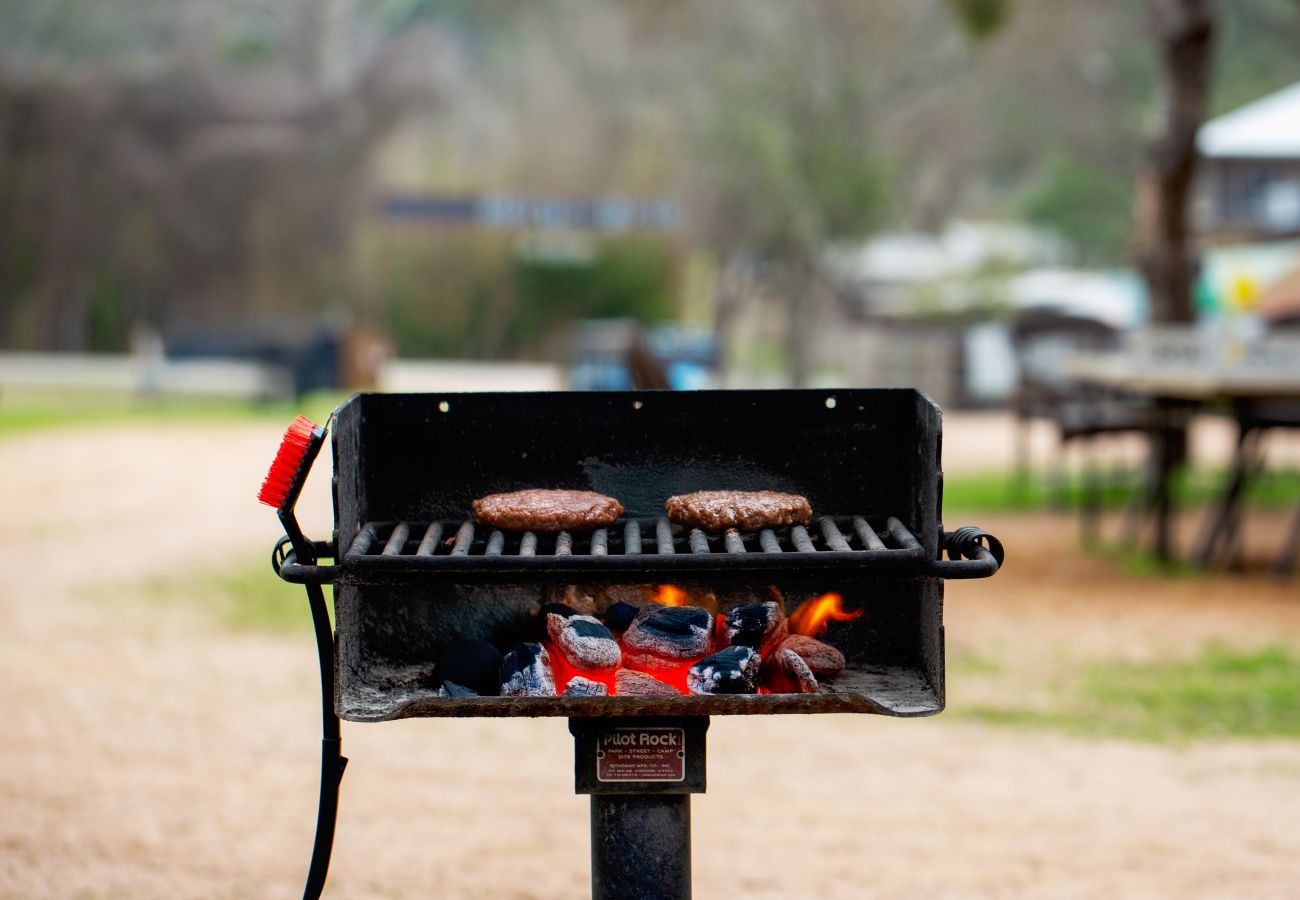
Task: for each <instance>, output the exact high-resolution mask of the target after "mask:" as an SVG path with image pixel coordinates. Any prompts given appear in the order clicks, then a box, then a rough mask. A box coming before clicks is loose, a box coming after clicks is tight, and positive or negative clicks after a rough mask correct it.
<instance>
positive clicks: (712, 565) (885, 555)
mask: <svg viewBox="0 0 1300 900" xmlns="http://www.w3.org/2000/svg"><path fill="white" fill-rule="evenodd" d="M873 526H879V530H878V531H877V530H876V528H875V527H873ZM612 527H614V528H621V529H622V531H621V532H620V531H615V532H614V534H613V536H611V535H610V532H609V529H607V528H601V529H593V530H591V531H563V532H556V533H555V534H554V537H552V535H551V534H549V533H548V534H541V533H538V532H535V531H528V532H523V533H521V534H519V535H518V536H516V534H512V533H511V532H510V531H508V530H504V529H494V528H490V527H488V526H486V525H481V523H477V522H474V521H473V520H472V519H471V520H469V521H457V520H452V521H446V520H444V521H442V522H434V523H429V524H426V523H424V522H392V521H388V522H383V521H380V522H370V523H367V524H365V525H363V526H362V527H361V530H360V531H359V532H358V534H357V536H356V537H355V538H354V539H353V542H352V549H351V550H349V552H348V553H347V554H345V557H344V559H343V560H342V561H341V568H346V569H347V571H346V572H344V577H345V578H346V579H348V581H350V582H351V583H369V582H368V581H366V580H365V579H367V578H372V577H373V578H376V579H378V580H377V581H376V582H375V583H381V582H386V581H389V580H393V581H396V580H400V579H406V578H415V577H417V576H418V575H419V573H421V572H426V571H427V572H442V573H463V574H465V575H466V576H472V577H475V578H477V577H480V576H483V577H496V576H497V573H503V572H518V573H521V574H522V573H533V572H541V573H546V575H547V576H548V577H549V575H552V574H557V573H565V574H566V577H567V576H574V577H596V576H595V573H605V572H608V573H618V574H619V576H620V577H621V576H622V575H623V574H624V573H629V572H633V571H643V570H644V571H646V572H649V573H651V574H652V576H653V578H660V579H667V578H668V577H669V576H667V574H666V573H667V570H668V569H681V570H683V571H687V572H714V571H717V572H723V571H731V570H734V571H750V570H754V571H760V570H761V571H767V570H778V569H785V568H787V567H794V568H798V567H800V566H805V565H812V566H818V567H824V568H840V567H853V566H860V565H869V566H873V567H874V566H877V565H879V566H889V567H893V566H911V567H913V568H916V567H918V566H920V567H923V566H927V565H929V564H930V561H929V558H928V556H927V554H926V552H925V548H924V546H923V545H922V543H921V541H919V540H918V539H917V538H916V537H915V536H914V535H913V534H912V532H911V531H909V530H908V528H907V526H906V525H904V524H903V521H902V520H900V519H898V518H894V517H889V518H886V517H885V516H883V515H882V516H880V517H879V518H874V519H872V518H868V517H867V516H821V517H819V518H818V519H817V524H816V525H815V526H812V525H809V526H799V525H794V526H790V527H786V528H778V527H772V528H763V529H760V530H759V531H758V533H757V534H756V535H749V534H746V533H744V532H742V531H741V530H740V529H738V528H728V529H725V530H723V531H722V532H721V533H710V532H709V531H707V530H705V529H702V528H682V527H680V526H674V525H673V524H672V523H671V522H670V521H669V520H668V518H667V517H659V518H657V519H651V518H642V519H639V520H638V519H625V520H623V521H621V522H619V523H617V524H616V525H614V526H612ZM476 529H477V530H476ZM421 534H422V535H423V537H422V538H421V539H420V541H419V545H418V548H417V546H416V543H415V538H416V536H417V535H421ZM620 534H621V535H622V538H621V539H620V537H619V535H620ZM447 535H453V537H452V538H451V539H448V537H447ZM552 541H554V542H553V543H552ZM679 541H680V543H679ZM648 542H650V543H648ZM547 560H551V561H553V562H551V563H548V562H547ZM552 570H553V571H552ZM891 570H892V571H898V570H897V569H891ZM653 578H652V580H653ZM615 580H617V579H615ZM345 583H346V582H345Z"/></svg>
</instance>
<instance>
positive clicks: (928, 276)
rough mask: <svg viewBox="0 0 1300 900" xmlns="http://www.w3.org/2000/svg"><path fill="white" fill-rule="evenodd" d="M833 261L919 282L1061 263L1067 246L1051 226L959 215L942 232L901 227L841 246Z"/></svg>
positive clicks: (852, 274) (854, 273)
mask: <svg viewBox="0 0 1300 900" xmlns="http://www.w3.org/2000/svg"><path fill="white" fill-rule="evenodd" d="M831 257H832V265H833V266H834V267H835V268H836V270H837V271H839V272H840V273H841V275H842V276H843V277H845V278H847V279H849V280H850V281H854V282H862V283H914V282H920V281H931V280H934V279H936V278H944V277H950V276H956V275H965V274H969V273H971V272H974V271H976V270H978V269H980V268H981V267H983V266H988V265H1000V266H1008V267H1011V268H1027V267H1031V266H1038V265H1057V264H1059V263H1060V262H1061V261H1062V259H1063V258H1064V257H1065V247H1064V245H1063V244H1062V242H1061V240H1060V239H1059V238H1058V237H1057V236H1056V235H1055V234H1054V233H1053V232H1051V231H1048V230H1046V229H1044V228H1040V227H1038V226H1035V225H1029V224H1025V223H1023V222H975V221H954V222H951V223H949V224H948V226H947V227H946V228H944V230H943V231H941V232H939V233H938V234H926V233H924V232H896V233H892V234H882V235H879V236H877V237H873V238H872V239H870V240H869V241H866V242H865V243H863V244H860V245H857V246H855V247H848V248H841V249H837V250H836V251H834V252H833V253H832V254H831Z"/></svg>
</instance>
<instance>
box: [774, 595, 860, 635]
mask: <svg viewBox="0 0 1300 900" xmlns="http://www.w3.org/2000/svg"><path fill="white" fill-rule="evenodd" d="M860 615H862V610H860V609H857V610H854V611H853V612H847V611H845V609H844V598H843V597H841V596H840V595H839V594H835V593H830V594H822V595H821V596H820V597H814V598H813V599H811V600H806V601H804V602H803V603H801V604H800V605H799V608H798V609H796V610H795V611H794V612H792V613H790V631H792V632H793V633H794V634H806V635H808V636H809V637H816V636H817V635H819V634H821V633H822V632H823V631H825V630H826V625H827V623H828V622H830V620H832V619H834V620H835V621H836V622H850V621H852V620H853V619H856V618H857V617H858V616H860Z"/></svg>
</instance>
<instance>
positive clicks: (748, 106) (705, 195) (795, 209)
mask: <svg viewBox="0 0 1300 900" xmlns="http://www.w3.org/2000/svg"><path fill="white" fill-rule="evenodd" d="M859 15H860V12H859V11H857V10H853V9H852V8H851V7H849V6H847V5H844V4H838V5H836V4H812V3H808V4H802V5H797V6H791V7H786V8H779V9H775V10H774V9H772V8H769V9H768V10H767V14H766V15H754V16H752V17H750V18H749V19H748V20H747V21H745V22H739V21H738V22H736V23H735V31H736V34H735V36H734V37H735V43H734V44H733V45H732V47H731V48H729V49H731V50H732V53H738V54H740V55H739V56H737V55H726V56H713V57H711V58H707V59H703V60H700V65H701V67H702V68H704V70H705V71H704V73H703V77H704V78H706V79H707V81H708V83H710V84H712V85H713V90H712V91H710V92H709V94H708V95H707V100H706V102H705V103H704V104H703V105H702V106H701V108H700V110H699V111H698V118H697V120H696V121H697V125H696V129H695V132H694V138H695V140H696V142H697V151H696V152H697V154H698V157H697V158H698V159H699V161H700V168H699V171H698V172H697V174H696V178H697V181H698V184H697V186H698V188H699V191H698V192H695V191H693V192H692V194H693V196H694V197H696V198H697V200H698V201H699V206H700V207H701V208H698V209H697V211H696V215H697V219H698V221H700V222H701V223H702V231H703V235H704V237H705V239H706V240H707V241H708V243H710V244H711V245H712V246H713V247H715V248H716V249H717V251H718V252H719V255H720V256H721V257H722V258H723V259H724V260H726V261H728V264H731V265H735V264H737V262H740V261H751V260H758V261H760V262H761V263H764V264H766V265H767V266H768V267H769V268H770V269H771V271H772V272H773V273H774V276H775V277H774V281H775V285H776V288H777V291H778V292H779V293H780V295H781V296H782V297H783V298H784V302H785V306H786V365H787V369H788V371H789V378H790V382H791V383H792V384H793V385H795V386H796V387H802V386H805V385H806V384H807V383H808V379H809V375H810V373H811V367H812V360H811V358H810V350H811V348H810V342H811V337H812V335H813V333H814V330H815V325H816V322H817V319H818V317H819V314H820V312H821V307H822V306H823V304H824V302H825V300H826V298H827V297H828V296H830V295H832V293H833V291H834V287H833V285H834V282H833V280H832V279H831V278H830V276H829V274H828V273H827V272H826V271H825V266H824V256H825V251H826V249H827V247H828V246H830V245H832V244H833V243H835V242H839V241H849V240H855V239H860V238H862V237H863V236H864V235H866V234H867V233H868V232H869V231H870V230H871V229H872V228H873V227H874V226H876V225H877V224H878V223H879V222H880V221H881V220H882V219H883V217H884V213H885V211H886V208H887V191H886V180H885V174H884V167H883V165H882V163H881V162H880V160H879V158H878V157H877V156H876V155H875V154H874V153H873V152H872V146H873V145H872V142H871V140H870V135H869V130H868V127H867V111H868V107H867V92H866V85H865V83H864V81H863V73H862V71H861V69H860V68H859V67H858V66H856V65H855V64H854V59H855V54H856V52H857V45H856V43H855V41H854V35H855V33H857V32H858V30H859V29H860V28H861V27H862V24H863V23H862V20H861V19H860V18H858V16H859ZM792 34H797V35H798V37H799V39H798V40H791V35H792ZM755 60H758V61H761V64H760V65H755V64H753V61H755ZM710 70H711V71H710ZM741 264H742V265H749V263H748V262H741ZM740 281H743V279H739V278H733V279H732V283H733V284H734V283H737V282H740ZM727 299H728V300H730V301H731V302H739V300H740V298H739V295H735V294H733V295H730V296H729V297H728V298H727ZM726 315H727V313H726V311H725V310H723V316H724V317H725V316H726Z"/></svg>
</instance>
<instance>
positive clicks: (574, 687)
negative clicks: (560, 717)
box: [564, 675, 609, 697]
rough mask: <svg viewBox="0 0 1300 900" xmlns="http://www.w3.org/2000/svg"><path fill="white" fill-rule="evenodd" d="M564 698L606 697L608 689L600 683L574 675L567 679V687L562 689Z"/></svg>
mask: <svg viewBox="0 0 1300 900" xmlns="http://www.w3.org/2000/svg"><path fill="white" fill-rule="evenodd" d="M564 696H566V697H608V696H609V688H608V687H607V686H606V685H605V683H604V682H601V681H592V680H591V679H590V678H583V677H582V676H581V675H575V676H574V677H573V678H570V679H569V686H568V687H566V688H565V689H564Z"/></svg>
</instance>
